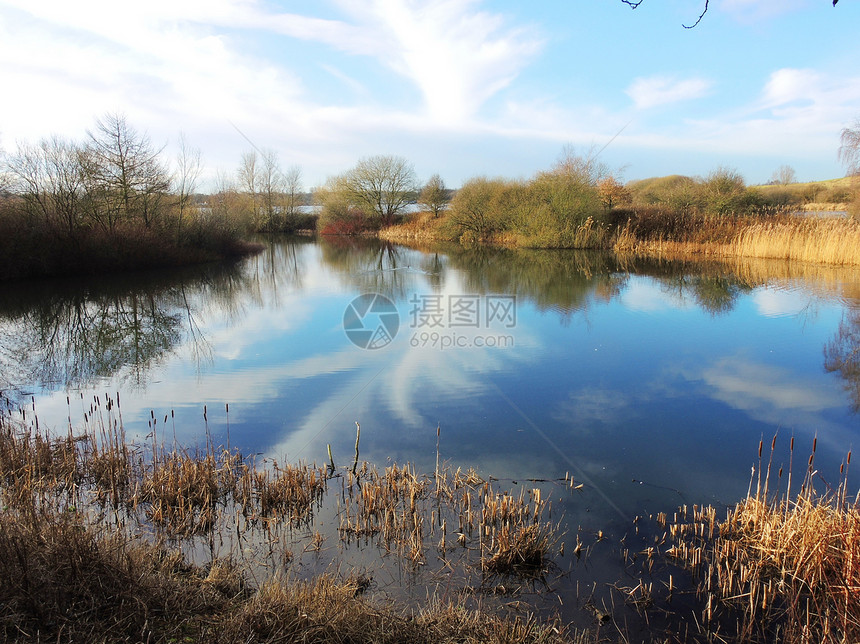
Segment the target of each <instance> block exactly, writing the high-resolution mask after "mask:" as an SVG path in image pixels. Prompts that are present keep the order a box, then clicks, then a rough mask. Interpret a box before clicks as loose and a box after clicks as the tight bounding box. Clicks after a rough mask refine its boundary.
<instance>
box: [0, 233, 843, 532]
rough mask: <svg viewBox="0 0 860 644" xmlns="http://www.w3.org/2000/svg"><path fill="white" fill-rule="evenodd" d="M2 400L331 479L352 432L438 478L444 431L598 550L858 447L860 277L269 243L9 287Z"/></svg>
mask: <svg viewBox="0 0 860 644" xmlns="http://www.w3.org/2000/svg"><path fill="white" fill-rule="evenodd" d="M368 294H375V297H374V296H371V297H364V298H361V297H360V296H362V295H368ZM382 296H384V298H387V299H383V297H382ZM356 298H359V299H358V300H356ZM389 301H390V304H388V302H389ZM369 305H373V306H370V308H368V306H369ZM386 306H387V307H388V308H386ZM345 324H346V326H347V327H348V328H347V330H345V328H344V327H345ZM347 331H349V333H348V332H347ZM365 332H366V333H365ZM368 344H370V345H371V347H372V348H368V346H367V345H368ZM358 345H361V346H358ZM0 390H3V391H4V392H5V394H4V395H6V396H7V397H11V398H13V399H15V398H17V399H18V400H19V401H21V402H25V403H28V404H32V402H31V397H32V398H33V399H35V408H36V412H37V414H38V416H39V419H40V423H41V424H42V426H50V427H52V428H55V429H57V430H58V431H64V430H65V429H66V428H67V427H68V425H69V423H70V422H71V424H72V425H74V424H76V423H77V422H78V420H79V418H80V417H81V415H82V411H83V410H84V409H87V408H88V406H89V404H90V401H91V400H92V399H93V396H94V395H104V394H106V393H107V394H110V395H113V394H114V393H116V392H119V395H120V397H121V409H122V417H123V422H124V425H125V429H126V432H127V433H128V434H129V435H130V436H131V437H137V438H143V437H144V436H145V435H147V434H148V433H149V431H150V425H149V423H150V420H151V419H152V418H153V417H155V418H158V419H161V418H162V417H164V416H166V415H168V413H170V412H171V411H173V412H174V414H175V419H174V420H171V421H169V422H168V423H167V424H166V425H165V424H163V423H162V425H161V426H160V427H161V429H160V431H163V432H165V433H167V434H169V437H170V438H171V439H172V437H173V435H175V436H176V439H177V440H178V441H180V442H181V443H183V444H186V445H194V444H199V443H201V442H202V441H203V439H204V431H205V428H206V427H207V426H208V429H209V430H210V431H211V432H212V433H213V434H214V436H215V438H216V440H217V441H221V442H226V441H228V440H229V442H230V445H231V446H233V447H236V448H239V449H240V450H241V451H242V452H243V453H244V454H259V455H262V456H266V457H271V458H276V459H278V460H279V461H280V462H284V461H291V462H295V461H304V462H314V461H315V462H317V463H320V464H322V463H325V462H327V461H328V456H327V446H328V445H331V449H332V453H333V456H334V459H335V461H336V462H337V464H338V465H348V464H349V463H351V462H352V458H353V455H354V442H355V423H356V422H359V423H360V424H361V444H360V450H361V458H362V459H363V460H368V461H370V462H373V463H376V464H378V465H380V466H384V465H386V464H387V463H388V462H390V461H396V462H398V463H403V462H406V461H408V462H411V463H413V464H415V465H416V468H417V469H418V470H419V471H427V472H432V471H433V468H434V465H435V459H436V440H437V427H438V428H439V435H440V453H441V457H442V458H443V459H444V460H445V461H447V462H448V463H450V464H451V465H452V466H453V467H455V468H456V467H459V466H462V467H464V468H467V467H474V468H476V469H477V470H478V471H479V472H480V473H481V474H482V475H484V476H487V475H493V476H495V477H499V478H500V479H501V480H502V481H510V482H511V483H514V482H517V481H522V480H528V479H541V480H552V479H559V478H564V477H566V476H567V475H568V474H569V475H571V476H573V477H574V479H575V480H576V481H578V482H582V483H584V487H583V489H582V491H581V492H580V493H578V494H577V495H574V496H573V497H570V496H566V497H565V498H560V499H559V502H558V512H559V513H560V514H559V516H562V514H563V516H564V521H565V522H566V527H567V529H568V530H569V533H570V534H574V533H576V532H577V531H583V530H584V531H592V532H593V531H596V530H601V531H605V534H606V535H607V537H608V540H609V541H611V540H612V539H613V538H614V539H616V542H617V540H618V539H620V538H622V537H623V535H624V534H626V533H627V532H628V531H629V530H630V526H631V521H632V520H633V519H634V518H635V517H637V516H647V515H648V514H650V513H657V512H659V511H671V510H672V509H674V508H676V507H677V506H678V505H680V504H683V503H690V504H692V503H713V504H717V505H722V504H732V503H734V502H736V501H737V500H739V499H740V498H742V497H743V496H744V495H745V494H746V491H747V488H748V485H749V480H750V468H751V466H753V465H755V464H756V463H757V456H758V455H757V450H758V444H759V441H760V440H762V439H764V441H765V443H766V444H769V443H770V440H771V438H772V437H773V436H774V434H777V436H778V447H777V454H776V457H775V458H776V460H775V465H786V466H787V465H788V463H787V460H786V459H787V458H788V455H787V443H788V441H789V439H790V438H791V437H794V438H795V440H796V441H797V445H798V448H797V449H798V450H799V452H800V455H799V456H796V458H799V459H800V462H801V465H805V460H806V459H805V457H806V455H807V454H808V450H809V449H810V448H811V445H812V441H813V438H814V437H816V436H817V438H818V456H817V461H816V463H817V466H818V468H819V470H820V471H821V474H822V477H823V478H825V479H827V478H829V479H830V480H836V479H837V478H838V467H839V463H840V461H841V460H842V459H843V458H844V456H845V454H846V452H847V451H848V450H849V449H851V447H852V446H856V442H857V438H858V436H860V418H858V415H857V411H858V407H860V275H858V273H857V272H855V271H850V270H844V269H843V270H837V269H828V268H821V267H810V266H805V267H804V266H797V265H788V264H786V263H782V262H768V263H765V262H750V261H734V262H732V263H730V264H726V263H709V264H696V263H690V262H673V261H665V260H664V261H657V260H642V259H638V260H632V259H630V260H623V259H619V258H615V257H614V256H610V255H603V254H593V253H580V252H572V251H559V252H553V251H511V250H498V249H478V250H465V249H462V248H449V249H440V250H438V251H433V252H422V251H418V250H413V249H408V248H405V247H399V246H392V245H385V244H381V243H378V242H376V241H371V240H334V241H319V242H315V241H311V240H307V239H299V240H278V241H274V242H272V243H270V244H269V245H268V247H267V249H266V250H265V252H263V253H262V254H260V255H258V256H256V257H252V258H249V259H247V260H244V261H242V262H240V263H237V264H231V265H223V266H208V267H203V268H197V269H193V270H187V271H180V272H175V271H174V272H168V273H159V274H146V275H136V276H131V277H128V276H126V277H122V278H117V279H112V280H104V279H101V280H93V281H86V282H77V281H76V282H71V281H69V282H45V283H37V284H24V285H22V284H18V285H14V286H6V287H3V289H2V290H0ZM68 401H70V402H68ZM227 405H229V410H228V408H227ZM204 406H205V407H206V409H207V421H208V422H206V423H204V420H203V409H204ZM514 484H515V483H514Z"/></svg>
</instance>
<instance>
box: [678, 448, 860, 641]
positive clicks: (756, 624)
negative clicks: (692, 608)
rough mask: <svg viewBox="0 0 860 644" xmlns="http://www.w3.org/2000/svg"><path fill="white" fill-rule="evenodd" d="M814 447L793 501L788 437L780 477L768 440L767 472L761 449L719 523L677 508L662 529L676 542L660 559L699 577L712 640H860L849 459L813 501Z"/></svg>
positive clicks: (859, 574)
mask: <svg viewBox="0 0 860 644" xmlns="http://www.w3.org/2000/svg"><path fill="white" fill-rule="evenodd" d="M816 443H817V440H816V441H813V446H812V454H811V455H810V457H809V460H808V461H807V463H805V465H806V466H807V467H806V470H805V473H804V476H803V478H802V481H801V486H800V491H799V492H797V493H796V494H795V493H794V492H793V491H792V471H791V455H793V452H794V438H792V439H791V448H790V456H789V466H788V468H787V470H788V471H784V469H783V467H779V468H778V471H777V468H776V467H774V466H773V458H774V450H775V446H776V438H775V437H774V439H773V441H772V443H771V452H770V456H769V458H768V459H767V462H765V463H763V462H762V458H761V457H762V447H763V446H762V445H761V444H760V445H759V467H758V469H757V473H756V474H755V475H754V479H753V480H752V481H751V482H750V493H749V495H748V496H747V498H746V499H744V500H742V501H741V502H740V503H738V504H737V505H736V506H735V507H734V508H730V509H729V511H728V513H727V516H726V519H725V520H724V521H719V520H718V519H717V517H716V510H715V509H714V508H713V507H710V506H709V507H702V508H699V507H696V506H693V508H692V515H688V514H687V512H686V508H682V509H681V511H680V512H679V515H676V517H679V518H677V520H676V522H674V523H673V524H672V525H670V526H668V528H669V533H670V535H671V538H672V539H673V540H674V541H675V543H674V545H673V546H672V547H671V548H670V549H669V550H668V551H667V554H668V555H669V556H670V557H673V558H675V559H676V560H678V561H679V562H680V563H681V564H682V565H684V566H686V567H688V568H689V569H690V570H692V571H693V572H694V574H695V575H696V577H697V578H698V587H697V594H698V595H699V597H700V598H701V600H702V602H703V604H704V606H705V608H704V611H703V612H702V614H701V616H700V618H701V619H700V623H701V627H702V629H703V630H704V631H705V632H707V633H709V634H710V637H711V638H713V640H714V641H725V638H731V640H732V641H737V640H739V641H744V642H757V641H763V642H764V641H767V642H776V641H779V642H834V643H835V642H855V641H858V638H860V565H858V562H860V513H858V509H857V508H858V499H851V498H849V497H848V490H847V479H846V478H845V477H846V476H847V471H848V468H849V466H850V464H851V452H849V453H848V455H847V458H846V459H845V461H844V462H843V464H842V467H841V468H840V471H841V473H842V476H843V479H842V481H841V483H840V484H839V485H838V486H837V487H836V488H831V487H829V486H826V487H827V492H826V493H824V494H822V493H818V492H816V490H815V488H814V483H815V481H816V479H817V478H818V472H817V471H816V470H815V469H814V462H815V448H816ZM786 479H787V480H786ZM795 484H796V483H795ZM825 484H826V482H825ZM782 485H785V487H784V488H781V486H782ZM661 520H662V521H665V519H661Z"/></svg>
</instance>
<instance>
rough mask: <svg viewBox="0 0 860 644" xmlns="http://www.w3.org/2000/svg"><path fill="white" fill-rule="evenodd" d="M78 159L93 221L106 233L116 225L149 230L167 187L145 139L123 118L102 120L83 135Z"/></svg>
mask: <svg viewBox="0 0 860 644" xmlns="http://www.w3.org/2000/svg"><path fill="white" fill-rule="evenodd" d="M87 134H88V136H89V142H88V144H87V146H86V150H85V154H84V155H83V156H82V160H83V167H84V170H85V177H86V180H87V183H88V189H89V192H90V196H91V197H93V198H94V200H95V202H96V203H97V206H98V207H97V216H98V217H99V219H101V220H102V222H103V223H104V224H106V226H107V227H108V228H109V229H113V228H114V226H115V225H116V224H117V222H119V221H121V220H134V219H140V220H141V221H142V222H143V224H144V225H145V226H146V227H150V226H151V225H152V224H153V223H154V222H155V221H156V220H157V219H158V218H159V216H160V214H161V205H162V202H163V200H164V196H165V194H166V193H167V191H168V189H169V187H170V180H169V175H168V173H167V170H166V169H165V168H164V166H163V165H162V164H161V161H160V159H159V154H160V153H161V149H155V148H154V147H153V146H152V143H151V142H150V140H149V137H148V136H147V135H146V134H139V133H138V132H137V131H136V130H135V129H134V128H133V127H131V126H130V125H129V124H128V123H127V121H126V119H125V116H124V115H122V114H107V115H106V116H104V117H103V118H101V119H98V120H97V121H96V128H95V130H94V131H88V132H87Z"/></svg>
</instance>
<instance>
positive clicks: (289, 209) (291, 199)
mask: <svg viewBox="0 0 860 644" xmlns="http://www.w3.org/2000/svg"><path fill="white" fill-rule="evenodd" d="M283 188H284V206H285V208H286V213H285V214H286V215H287V216H288V217H291V218H292V217H295V216H296V215H298V214H299V206H301V205H302V204H301V200H302V169H301V168H300V167H299V166H297V165H294V166H290V167H289V168H287V171H286V172H285V173H284V180H283Z"/></svg>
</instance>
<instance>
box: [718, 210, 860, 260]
mask: <svg viewBox="0 0 860 644" xmlns="http://www.w3.org/2000/svg"><path fill="white" fill-rule="evenodd" d="M730 252H731V253H732V254H735V255H741V256H749V257H771V258H778V259H790V260H800V261H805V262H820V263H825V264H835V265H844V266H858V265H860V223H858V222H857V221H856V220H854V219H844V218H837V217H826V218H822V217H791V218H786V219H780V220H778V221H774V222H763V223H757V224H752V225H749V226H746V227H744V228H743V229H742V230H741V231H739V232H738V234H737V235H736V236H735V238H734V239H733V241H732V243H731V245H730Z"/></svg>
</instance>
